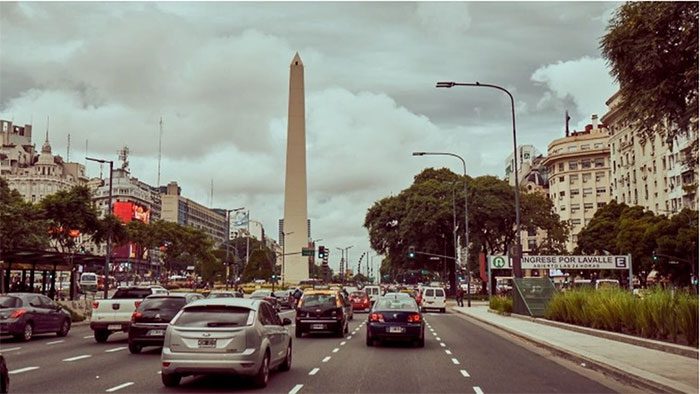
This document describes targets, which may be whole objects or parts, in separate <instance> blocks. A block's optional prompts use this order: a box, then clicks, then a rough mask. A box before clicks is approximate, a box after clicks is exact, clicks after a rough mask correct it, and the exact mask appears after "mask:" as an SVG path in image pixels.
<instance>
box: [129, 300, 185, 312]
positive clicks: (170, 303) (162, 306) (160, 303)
mask: <svg viewBox="0 0 700 394" xmlns="http://www.w3.org/2000/svg"><path fill="white" fill-rule="evenodd" d="M186 303H187V302H186V301H185V298H184V297H168V298H165V297H163V298H147V299H145V300H144V301H143V303H141V305H140V306H139V310H141V311H153V310H180V308H182V307H183V306H185V304H186Z"/></svg>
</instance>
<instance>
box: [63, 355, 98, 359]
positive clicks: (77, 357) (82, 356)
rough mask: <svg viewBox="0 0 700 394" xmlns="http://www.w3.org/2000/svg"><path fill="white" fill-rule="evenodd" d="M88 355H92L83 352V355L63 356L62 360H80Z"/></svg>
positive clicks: (88, 356)
mask: <svg viewBox="0 0 700 394" xmlns="http://www.w3.org/2000/svg"><path fill="white" fill-rule="evenodd" d="M90 357H92V356H91V355H89V354H83V355H80V356H75V357H71V358H64V359H63V361H76V360H82V359H84V358H90Z"/></svg>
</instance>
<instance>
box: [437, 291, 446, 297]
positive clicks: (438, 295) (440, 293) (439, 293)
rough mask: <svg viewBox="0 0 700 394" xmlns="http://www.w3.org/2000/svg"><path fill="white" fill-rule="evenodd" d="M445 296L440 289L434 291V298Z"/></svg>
mask: <svg viewBox="0 0 700 394" xmlns="http://www.w3.org/2000/svg"><path fill="white" fill-rule="evenodd" d="M444 296H445V291H444V290H442V289H436V290H435V297H444Z"/></svg>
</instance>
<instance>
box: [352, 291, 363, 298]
mask: <svg viewBox="0 0 700 394" xmlns="http://www.w3.org/2000/svg"><path fill="white" fill-rule="evenodd" d="M366 295H367V293H365V292H364V291H353V292H352V294H350V296H351V297H358V298H362V297H364V296H366Z"/></svg>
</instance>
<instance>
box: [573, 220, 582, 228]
mask: <svg viewBox="0 0 700 394" xmlns="http://www.w3.org/2000/svg"><path fill="white" fill-rule="evenodd" d="M571 224H572V225H574V226H579V225H580V224H581V219H571Z"/></svg>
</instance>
